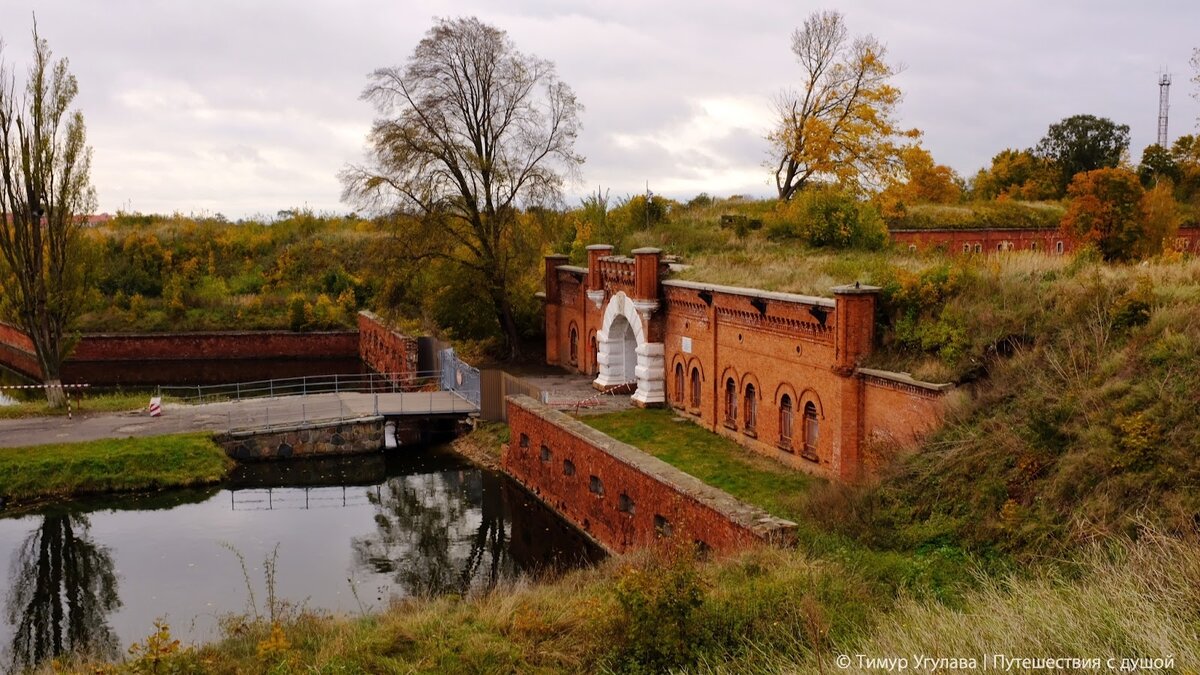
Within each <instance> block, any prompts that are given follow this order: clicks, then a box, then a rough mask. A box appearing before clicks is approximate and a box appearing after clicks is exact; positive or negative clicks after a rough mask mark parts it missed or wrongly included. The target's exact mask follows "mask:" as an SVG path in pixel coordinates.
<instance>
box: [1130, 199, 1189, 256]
mask: <svg viewBox="0 0 1200 675" xmlns="http://www.w3.org/2000/svg"><path fill="white" fill-rule="evenodd" d="M1173 193H1174V190H1173V186H1172V185H1171V183H1170V181H1162V182H1161V183H1158V184H1157V185H1155V186H1153V187H1151V188H1150V189H1148V190H1146V193H1145V194H1144V195H1142V203H1141V210H1142V221H1143V223H1144V226H1143V227H1144V230H1145V236H1144V237H1143V239H1142V242H1141V247H1140V249H1139V253H1140V254H1141V255H1142V256H1151V255H1158V254H1159V253H1162V252H1163V248H1165V247H1166V246H1167V245H1168V243H1169V242H1170V241H1171V240H1172V239H1174V238H1175V235H1176V233H1178V232H1179V224H1180V221H1181V220H1182V217H1181V215H1180V213H1179V202H1177V201H1175V195H1174V194H1173Z"/></svg>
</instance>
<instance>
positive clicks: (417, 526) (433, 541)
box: [352, 470, 514, 596]
mask: <svg viewBox="0 0 1200 675" xmlns="http://www.w3.org/2000/svg"><path fill="white" fill-rule="evenodd" d="M367 499H368V500H369V501H370V502H371V504H372V505H373V506H374V507H375V532H374V533H373V534H371V535H368V536H365V537H356V538H355V539H354V541H353V543H352V546H353V548H354V555H355V559H356V561H357V562H358V564H359V565H360V566H361V567H363V568H367V569H370V570H372V571H374V572H376V573H379V574H389V575H392V576H393V579H394V580H395V583H396V584H397V585H399V586H400V587H401V589H402V591H403V592H404V593H405V594H408V595H421V596H427V595H434V594H438V593H465V592H466V591H468V590H471V588H472V587H473V586H476V587H483V588H492V587H493V586H495V585H496V582H497V581H499V580H500V578H501V576H510V575H511V574H512V572H513V571H514V569H513V564H512V561H511V560H510V559H509V557H508V556H507V555H506V548H507V547H506V542H507V541H508V536H507V532H506V527H505V522H506V515H507V513H506V512H507V509H506V508H505V505H504V504H503V501H502V497H501V493H500V484H499V481H497V480H496V479H495V477H493V476H486V475H485V474H483V473H482V472H480V471H476V470H462V471H443V472H439V473H432V474H425V475H416V476H398V477H395V478H391V479H389V480H388V481H387V482H386V483H384V485H383V486H382V487H381V489H380V490H378V491H376V492H368V493H367Z"/></svg>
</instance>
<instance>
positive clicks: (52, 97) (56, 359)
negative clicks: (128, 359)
mask: <svg viewBox="0 0 1200 675" xmlns="http://www.w3.org/2000/svg"><path fill="white" fill-rule="evenodd" d="M33 41H34V53H33V57H34V58H33V63H32V65H31V66H30V68H29V78H28V81H27V83H26V85H25V90H24V96H22V97H18V94H17V86H16V77H15V76H14V75H13V74H12V73H11V72H9V70H8V68H7V66H6V65H5V64H4V63H3V62H0V252H2V253H3V259H4V263H5V264H6V265H7V266H8V268H9V269H8V273H7V274H0V290H3V292H4V295H5V297H6V300H7V302H8V303H10V304H11V307H12V310H13V311H14V313H15V314H16V318H17V320H18V322H19V323H20V325H21V327H22V328H24V329H25V331H26V332H27V333H28V334H29V337H30V339H31V340H32V341H33V346H34V350H35V351H36V353H37V359H38V363H39V365H40V366H41V370H42V377H43V379H44V381H45V383H46V384H47V385H50V386H48V387H47V388H46V396H47V399H48V400H49V401H50V403H51V404H52V405H62V404H63V403H64V402H65V399H64V396H63V390H62V380H61V369H62V362H63V361H64V360H65V359H66V356H67V354H68V352H69V351H70V348H71V346H72V345H71V341H70V340H69V339H68V333H67V331H68V329H69V327H70V324H71V322H72V321H73V320H74V319H75V318H77V317H78V315H79V312H80V311H81V309H82V306H83V297H84V285H83V281H82V274H83V270H82V264H81V261H80V259H79V256H78V250H79V246H80V243H81V240H80V230H81V227H82V219H81V217H82V216H84V215H86V214H87V213H89V212H90V211H91V210H92V209H93V208H94V207H95V191H94V190H93V189H92V186H91V180H90V177H89V174H90V168H91V149H90V148H88V147H87V145H86V141H85V139H86V134H85V131H84V124H83V115H82V114H81V113H80V112H79V111H78V110H74V111H72V110H70V107H71V103H72V101H73V100H74V99H75V95H76V94H77V93H78V91H79V87H78V84H77V83H76V81H75V76H74V75H72V74H71V73H70V72H69V71H68V70H67V60H66V59H62V60H59V61H54V60H53V59H52V55H51V52H50V47H49V45H48V44H47V42H46V41H45V40H43V39H41V38H40V37H39V36H38V32H37V25H36V23H35V25H34V29H33ZM18 98H19V100H18Z"/></svg>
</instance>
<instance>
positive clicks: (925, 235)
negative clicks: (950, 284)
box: [891, 227, 1200, 255]
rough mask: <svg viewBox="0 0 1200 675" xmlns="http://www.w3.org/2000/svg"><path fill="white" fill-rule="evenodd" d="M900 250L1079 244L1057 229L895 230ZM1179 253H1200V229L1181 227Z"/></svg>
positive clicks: (1174, 244) (1060, 249)
mask: <svg viewBox="0 0 1200 675" xmlns="http://www.w3.org/2000/svg"><path fill="white" fill-rule="evenodd" d="M891 239H892V242H893V243H894V244H895V245H896V247H897V248H899V249H901V250H904V249H905V248H907V249H908V250H910V251H928V250H932V249H939V248H940V249H942V250H944V251H945V252H947V253H997V252H1001V253H1002V252H1006V251H1034V252H1039V251H1040V252H1043V253H1050V254H1058V255H1061V254H1064V253H1071V252H1073V251H1074V250H1075V249H1076V248H1077V247H1078V245H1079V244H1078V242H1076V241H1075V240H1074V239H1073V238H1071V237H1069V236H1067V235H1066V234H1064V233H1063V232H1062V231H1061V230H1058V229H1057V228H1049V229H1024V228H991V229H986V230H950V229H945V230H933V229H930V230H892V231H891ZM1170 247H1171V248H1173V249H1174V250H1176V251H1180V252H1191V253H1200V227H1181V228H1179V232H1177V233H1176V235H1175V237H1174V238H1173V239H1172V240H1171V242H1170Z"/></svg>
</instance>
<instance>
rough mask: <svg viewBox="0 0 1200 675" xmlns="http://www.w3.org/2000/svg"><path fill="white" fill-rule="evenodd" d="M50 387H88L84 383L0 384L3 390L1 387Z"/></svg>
mask: <svg viewBox="0 0 1200 675" xmlns="http://www.w3.org/2000/svg"><path fill="white" fill-rule="evenodd" d="M52 387H58V388H61V389H86V388H87V387H88V385H86V384H10V385H5V386H0V390H3V389H50V388H52Z"/></svg>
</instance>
